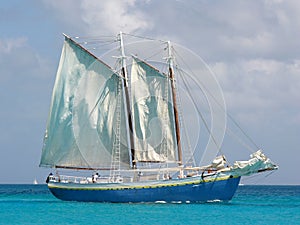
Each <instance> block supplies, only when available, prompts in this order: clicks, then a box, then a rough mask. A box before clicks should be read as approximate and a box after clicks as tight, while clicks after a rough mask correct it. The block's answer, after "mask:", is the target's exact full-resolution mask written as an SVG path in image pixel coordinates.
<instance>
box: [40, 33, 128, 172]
mask: <svg viewBox="0 0 300 225" xmlns="http://www.w3.org/2000/svg"><path fill="white" fill-rule="evenodd" d="M120 82H122V78H120V77H119V76H118V75H117V74H115V73H114V72H113V70H112V69H111V68H110V67H108V66H107V65H106V64H105V63H103V62H102V61H100V60H99V59H98V58H96V57H95V56H94V55H92V54H91V53H90V52H88V51H87V50H86V49H84V48H82V47H81V46H80V45H78V44H77V43H76V42H74V41H73V40H72V39H70V38H68V37H66V38H65V42H64V46H63V50H62V55H61V58H60V63H59V67H58V71H57V76H56V81H55V85H54V89H53V95H52V102H51V108H50V114H49V118H48V123H47V129H46V134H45V138H44V146H43V152H42V157H41V162H40V165H41V166H48V167H65V168H109V167H110V165H111V154H112V151H114V149H113V148H115V147H119V148H120V158H121V162H122V163H123V166H125V167H128V166H129V154H128V143H127V137H126V124H125V118H124V104H123V101H121V102H122V104H121V106H120V107H117V99H118V97H120V95H121V98H123V94H122V91H120V88H119V87H121V85H120ZM121 90H122V89H121ZM116 110H121V111H122V112H121V113H116ZM116 115H121V116H120V117H121V118H116ZM116 127H118V129H119V130H120V132H118V133H120V134H121V135H120V136H121V137H116V132H115V128H116ZM116 138H120V142H118V143H120V144H119V146H115V145H114V142H115V140H116Z"/></svg>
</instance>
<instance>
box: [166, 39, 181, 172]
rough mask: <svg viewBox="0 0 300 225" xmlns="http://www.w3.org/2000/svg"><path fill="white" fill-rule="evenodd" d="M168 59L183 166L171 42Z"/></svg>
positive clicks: (179, 158)
mask: <svg viewBox="0 0 300 225" xmlns="http://www.w3.org/2000/svg"><path fill="white" fill-rule="evenodd" d="M167 44H168V47H167V48H168V57H167V61H168V64H169V77H170V80H171V89H172V99H173V113H174V118H175V132H176V144H177V150H178V164H179V166H181V165H182V149H181V140H180V126H179V113H178V107H177V97H176V84H175V77H174V69H173V54H172V45H171V42H170V41H168V42H167Z"/></svg>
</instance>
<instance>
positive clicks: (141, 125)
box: [131, 58, 177, 162]
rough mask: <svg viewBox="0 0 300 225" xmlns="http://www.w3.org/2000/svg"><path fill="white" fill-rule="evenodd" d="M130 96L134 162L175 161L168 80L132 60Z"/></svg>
mask: <svg viewBox="0 0 300 225" xmlns="http://www.w3.org/2000/svg"><path fill="white" fill-rule="evenodd" d="M131 93H132V108H133V110H132V115H133V123H134V144H135V159H136V160H137V161H142V162H162V161H173V162H174V161H176V158H177V154H176V153H177V147H176V140H175V131H174V116H173V113H172V112H173V111H172V103H171V100H170V99H171V95H170V83H169V78H168V77H167V76H165V75H163V74H161V73H160V72H159V71H157V70H156V69H154V68H153V67H151V66H150V65H148V64H146V63H145V62H142V61H140V60H138V59H137V58H133V63H132V68H131Z"/></svg>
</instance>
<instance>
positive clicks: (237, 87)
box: [212, 59, 300, 125]
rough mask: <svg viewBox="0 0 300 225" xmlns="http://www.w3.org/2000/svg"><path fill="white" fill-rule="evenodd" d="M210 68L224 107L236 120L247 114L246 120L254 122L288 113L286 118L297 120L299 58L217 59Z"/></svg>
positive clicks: (299, 78) (299, 80)
mask: <svg viewBox="0 0 300 225" xmlns="http://www.w3.org/2000/svg"><path fill="white" fill-rule="evenodd" d="M212 70H213V71H214V72H215V73H216V74H217V77H218V80H219V81H220V83H221V86H222V88H223V90H224V93H225V99H226V102H227V104H228V110H229V111H235V112H236V113H237V115H238V116H239V117H241V118H240V120H243V119H246V118H247V120H248V121H249V124H252V125H253V122H254V123H255V125H258V124H259V123H261V122H262V121H263V120H265V119H266V118H276V117H281V116H282V115H283V114H290V116H291V118H287V119H286V121H289V120H290V121H298V119H299V117H300V105H299V104H297V102H298V101H299V90H300V75H299V74H300V60H294V61H292V62H290V63H284V62H281V61H276V60H270V59H253V60H238V61H235V62H234V63H233V62H230V63H226V62H218V63H215V64H214V65H212ZM255 121H256V122H255ZM298 122H299V123H300V121H298Z"/></svg>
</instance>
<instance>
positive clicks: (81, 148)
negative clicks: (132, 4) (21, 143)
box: [40, 32, 278, 203]
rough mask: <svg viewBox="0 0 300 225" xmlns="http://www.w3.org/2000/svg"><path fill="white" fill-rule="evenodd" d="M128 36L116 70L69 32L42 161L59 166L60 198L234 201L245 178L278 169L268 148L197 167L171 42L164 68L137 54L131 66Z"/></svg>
mask: <svg viewBox="0 0 300 225" xmlns="http://www.w3.org/2000/svg"><path fill="white" fill-rule="evenodd" d="M123 38H124V34H123V33H122V32H120V33H119V34H118V35H117V38H116V40H117V42H118V43H119V49H120V51H119V52H120V56H117V57H116V60H117V61H118V62H120V65H121V67H120V68H118V69H116V68H114V67H112V66H110V65H108V64H107V63H105V62H104V61H103V60H101V59H100V58H99V57H97V56H95V54H93V53H92V52H91V51H90V50H88V49H87V48H85V47H83V44H81V43H78V42H76V41H75V40H76V38H71V37H69V36H67V35H64V44H63V48H62V54H61V58H60V62H59V66H58V71H57V75H56V80H55V84H54V88H53V94H52V101H51V106H50V113H49V118H48V122H47V128H46V131H45V136H44V144H43V149H42V156H41V161H40V166H41V167H48V168H49V167H50V168H52V169H54V170H55V171H56V173H53V174H52V173H50V174H49V176H48V177H47V181H46V182H47V184H48V187H49V189H50V191H51V192H52V194H53V195H54V196H55V197H57V198H58V199H61V200H68V201H85V202H116V203H121V202H123V203H124V202H125V203H129V202H133V203H134V202H184V203H185V202H186V203H189V202H191V203H192V202H207V201H215V200H218V201H229V200H231V199H232V197H233V196H234V194H235V192H236V189H237V188H238V185H239V182H240V179H241V177H242V176H248V175H251V174H254V173H260V172H263V171H272V170H276V169H277V168H278V167H277V166H276V165H275V164H274V163H273V162H272V161H271V160H270V159H269V158H268V157H266V156H265V154H264V153H263V152H262V150H258V151H256V152H254V153H253V154H251V158H250V159H249V160H248V161H236V162H235V163H234V164H233V165H229V164H228V162H227V161H226V158H225V156H224V155H216V158H215V159H213V160H212V161H211V163H210V164H208V165H204V166H201V165H197V164H196V163H195V159H194V153H193V152H192V151H191V150H190V149H188V148H187V147H186V146H184V145H183V143H182V138H181V132H182V129H183V128H182V119H181V118H180V116H181V114H180V111H179V107H178V93H177V89H176V74H175V73H174V67H175V65H174V55H173V51H174V49H173V47H172V44H171V42H170V41H165V42H162V43H163V45H164V51H165V52H166V57H165V61H166V64H167V68H166V71H165V72H163V71H160V70H159V69H157V68H156V67H155V66H153V65H150V63H148V62H147V61H145V60H142V59H140V58H138V57H137V56H136V55H132V56H131V57H130V58H131V59H130V60H131V65H130V66H127V61H128V60H129V59H128V58H129V57H127V56H126V55H125V51H126V50H125V45H124V41H123ZM129 67H130V69H128V68H129ZM176 67H177V65H176ZM128 71H130V74H129V73H128ZM58 170H62V171H68V172H69V171H75V172H78V171H81V172H86V175H81V176H75V175H72V174H71V175H64V174H61V172H59V173H58Z"/></svg>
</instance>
